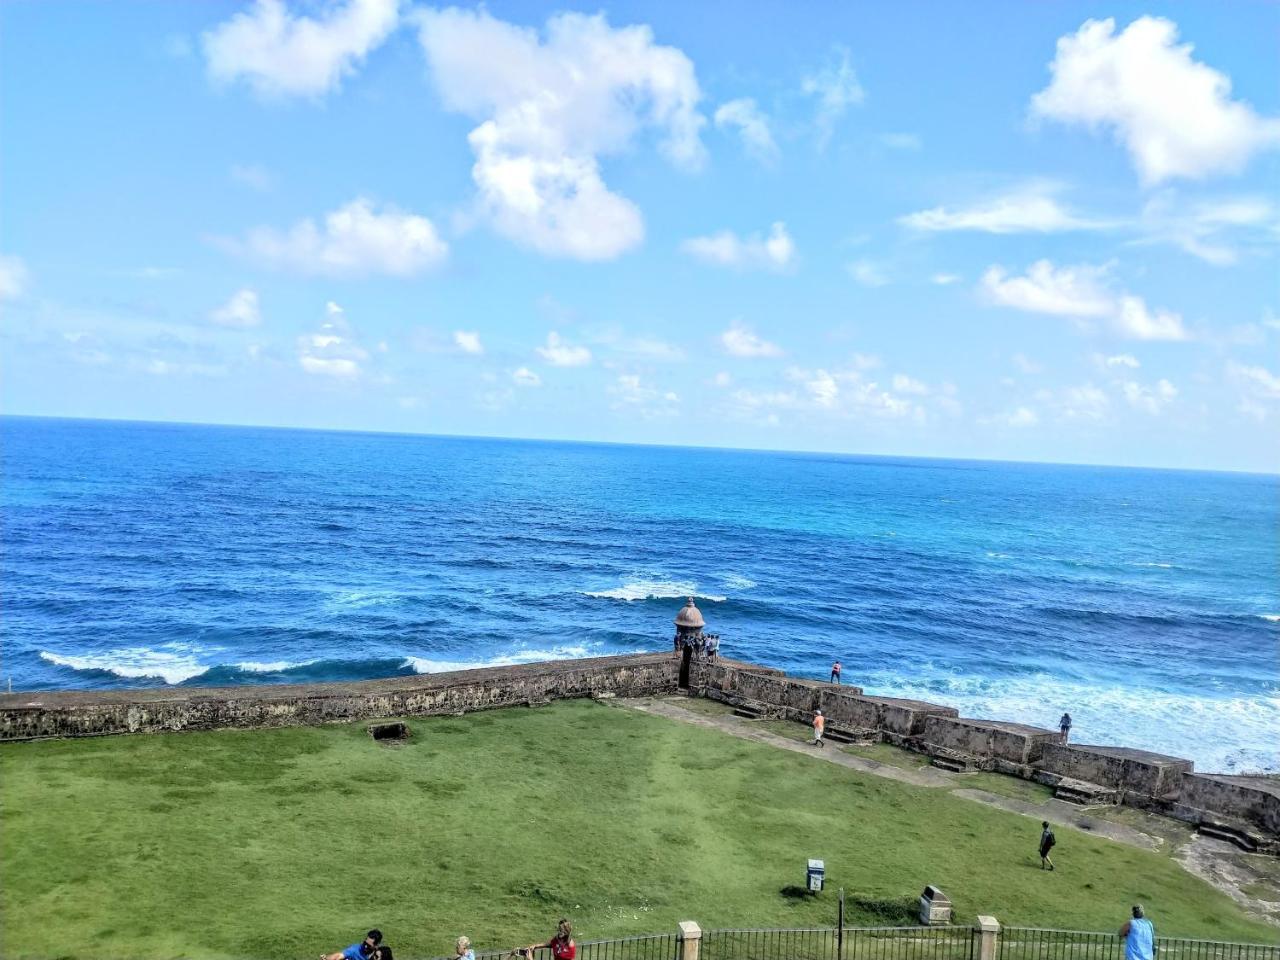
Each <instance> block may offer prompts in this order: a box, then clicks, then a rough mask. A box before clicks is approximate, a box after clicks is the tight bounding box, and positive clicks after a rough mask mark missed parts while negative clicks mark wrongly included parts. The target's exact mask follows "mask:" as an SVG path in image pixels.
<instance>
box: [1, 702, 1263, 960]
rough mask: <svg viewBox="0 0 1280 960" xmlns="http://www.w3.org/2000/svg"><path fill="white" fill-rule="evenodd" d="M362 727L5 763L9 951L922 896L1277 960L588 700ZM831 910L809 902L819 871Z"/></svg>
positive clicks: (81, 954) (300, 943)
mask: <svg viewBox="0 0 1280 960" xmlns="http://www.w3.org/2000/svg"><path fill="white" fill-rule="evenodd" d="M411 727H412V729H413V734H414V736H413V738H412V740H410V741H409V742H408V743H407V744H406V745H404V746H400V747H387V746H381V745H377V744H374V743H373V742H372V741H371V740H370V738H369V737H368V735H367V734H366V732H365V730H364V727H363V726H362V725H352V726H335V727H323V728H295V729H284V730H270V731H220V732H214V733H188V734H174V735H166V736H136V737H116V738H104V739H94V740H75V741H48V742H40V743H30V744H7V745H4V747H3V748H2V749H0V784H2V786H0V801H2V807H0V816H2V818H3V821H2V826H3V831H2V835H0V851H2V853H3V871H4V872H3V890H2V892H0V905H2V907H3V916H2V917H0V928H2V929H3V937H4V942H3V944H0V953H2V955H3V956H4V957H7V958H21V957H76V958H100V957H129V958H152V957H174V956H189V957H216V958H228V957H250V956H255V957H256V956H271V957H280V956H315V955H317V954H318V953H319V952H320V951H321V950H322V949H332V948H334V947H336V946H341V945H345V944H347V943H350V942H351V941H352V940H353V939H355V938H356V935H357V934H358V933H359V932H361V931H363V930H364V929H366V928H367V927H369V926H370V925H378V926H380V927H381V928H382V929H383V931H385V932H386V934H387V941H388V943H390V944H392V945H393V946H395V947H396V948H397V951H396V952H397V956H404V957H410V958H411V957H414V956H432V955H440V954H444V953H446V952H447V951H448V948H449V944H450V941H451V940H452V938H453V937H454V936H456V935H457V934H459V933H466V934H468V935H470V936H471V937H472V938H473V940H475V941H476V943H477V945H478V946H479V947H480V948H483V949H490V948H501V947H509V946H511V945H513V944H515V943H517V942H529V941H530V940H533V939H534V938H541V937H545V936H547V935H549V933H550V931H551V930H552V929H553V927H554V921H555V919H556V917H558V916H560V915H566V916H569V917H572V918H573V920H574V922H575V926H576V929H577V931H578V934H579V936H580V938H581V939H595V938H599V937H606V936H614V935H624V934H630V933H645V932H666V931H670V930H672V929H674V927H675V924H676V922H677V921H678V920H682V919H693V920H697V921H699V922H700V923H702V924H703V926H704V927H716V926H753V927H754V926H801V925H829V924H831V923H832V922H833V920H834V916H835V901H836V888H837V887H844V888H845V889H846V891H847V895H848V898H849V904H850V907H851V915H852V918H853V920H854V921H855V922H866V923H909V922H911V920H912V911H913V905H914V900H915V897H916V896H917V895H918V894H919V892H920V889H921V888H922V887H923V886H924V885H925V883H930V882H931V883H936V884H938V885H940V886H941V887H942V888H943V889H944V890H945V891H947V893H948V894H949V895H950V896H951V897H952V899H953V900H954V902H955V906H956V911H957V917H958V920H959V921H960V922H970V921H971V918H972V917H973V916H974V915H976V914H978V913H990V914H994V915H995V916H997V917H998V918H1000V919H1001V920H1002V921H1004V922H1006V923H1022V924H1028V925H1036V926H1046V927H1061V928H1076V929H1100V930H1112V929H1114V928H1115V927H1116V926H1117V925H1118V924H1119V923H1120V922H1121V921H1122V920H1123V919H1124V917H1125V916H1126V914H1127V909H1128V905H1129V904H1130V903H1131V902H1133V901H1136V900H1140V901H1143V902H1144V903H1146V904H1147V907H1148V910H1149V912H1150V914H1151V915H1152V916H1154V917H1155V918H1156V920H1157V923H1158V924H1159V927H1160V930H1161V933H1162V934H1164V935H1168V936H1175V935H1187V936H1199V937H1211V938H1220V939H1245V940H1267V941H1271V940H1274V938H1275V929H1274V928H1273V927H1268V926H1264V925H1263V924H1261V923H1259V922H1256V921H1253V920H1250V919H1249V918H1248V917H1246V916H1245V915H1244V914H1243V913H1242V912H1241V910H1240V909H1239V908H1238V907H1236V906H1235V905H1234V904H1233V903H1232V902H1231V901H1230V900H1229V899H1228V898H1226V897H1225V896H1223V895H1221V894H1219V893H1217V892H1215V891H1214V890H1212V889H1211V888H1210V887H1208V886H1206V885H1204V884H1203V883H1201V882H1199V881H1198V880H1195V879H1194V878H1192V877H1191V876H1189V875H1188V874H1186V873H1185V872H1183V871H1182V870H1181V869H1180V868H1179V867H1177V865H1176V864H1174V863H1173V862H1172V861H1171V860H1170V859H1169V858H1167V857H1165V856H1161V855H1158V854H1153V853H1147V852H1144V851H1140V850H1137V849H1133V848H1130V847H1126V846H1122V845H1120V844H1116V843H1111V842H1108V841H1105V840H1102V839H1099V838H1096V837H1092V836H1088V835H1087V834H1083V833H1079V832H1076V831H1073V830H1069V829H1066V828H1063V829H1061V830H1059V831H1058V839H1059V844H1058V847H1057V849H1056V850H1055V851H1054V859H1055V860H1056V861H1057V862H1058V865H1059V866H1058V870H1057V872H1055V873H1047V872H1042V871H1041V870H1040V869H1039V868H1038V859H1037V858H1036V856H1035V846H1036V840H1037V836H1038V833H1039V825H1038V824H1037V823H1035V822H1033V821H1031V820H1029V819H1027V818H1024V817H1018V816H1014V815H1012V814H1007V813H1004V812H1002V811H999V810H996V809H991V808H987V807H984V806H982V805H979V804H975V803H970V802H966V801H963V800H961V799H958V798H956V797H952V796H950V795H949V794H948V793H947V792H946V791H940V790H928V789H920V788H914V787H910V786H905V785H903V784H899V783H894V782H891V781H888V780H883V779H879V778H876V777H872V776H865V775H861V774H858V773H856V772H854V771H850V770H846V769H843V768H840V767H838V766H836V765H834V764H829V763H824V762H821V761H819V760H816V759H812V758H810V757H807V756H804V755H800V754H795V753H791V752H787V751H781V750H777V749H774V748H771V747H768V746H766V745H762V744H756V743H751V742H747V741H743V740H739V739H736V738H734V737H731V736H728V735H726V734H722V733H719V732H717V731H713V730H706V729H701V728H697V727H692V726H689V725H685V724H680V723H677V722H674V721H669V720H665V719H662V718H659V717H653V716H648V715H643V714H639V713H635V712H632V711H628V710H625V709H622V708H619V707H616V706H608V705H603V704H597V703H592V702H587V701H574V702H562V703H556V704H554V705H551V706H547V707H541V708H536V709H517V710H505V711H494V712H489V713H482V714H475V715H471V716H467V717H463V718H452V717H450V718H430V719H421V720H413V721H411ZM808 857H822V858H824V859H825V860H826V865H827V880H828V888H827V891H826V892H825V893H824V894H823V895H822V896H820V897H816V898H812V897H807V896H805V897H797V896H795V895H794V892H795V891H794V889H790V888H794V886H796V885H798V884H801V883H802V882H803V873H804V865H805V860H806V858H808Z"/></svg>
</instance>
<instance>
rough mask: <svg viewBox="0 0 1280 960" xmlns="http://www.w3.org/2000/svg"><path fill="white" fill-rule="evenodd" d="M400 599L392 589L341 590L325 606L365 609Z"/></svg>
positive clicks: (385, 604) (343, 608)
mask: <svg viewBox="0 0 1280 960" xmlns="http://www.w3.org/2000/svg"><path fill="white" fill-rule="evenodd" d="M399 599H400V594H398V593H396V592H394V591H392V590H339V591H337V592H336V593H334V594H332V595H331V596H330V597H329V599H328V600H326V601H325V606H326V607H329V608H331V609H332V608H336V609H339V610H363V609H364V608H365V607H384V606H387V605H388V604H392V603H395V602H396V601H397V600H399Z"/></svg>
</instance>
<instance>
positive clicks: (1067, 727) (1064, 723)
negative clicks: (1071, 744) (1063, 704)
mask: <svg viewBox="0 0 1280 960" xmlns="http://www.w3.org/2000/svg"><path fill="white" fill-rule="evenodd" d="M1058 729H1059V730H1060V731H1062V742H1063V743H1066V742H1067V738H1068V737H1069V736H1071V714H1069V713H1064V714H1063V715H1062V719H1061V720H1059V721H1058Z"/></svg>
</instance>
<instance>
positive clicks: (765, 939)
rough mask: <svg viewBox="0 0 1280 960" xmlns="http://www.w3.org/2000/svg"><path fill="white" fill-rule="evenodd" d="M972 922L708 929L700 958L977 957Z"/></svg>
mask: <svg viewBox="0 0 1280 960" xmlns="http://www.w3.org/2000/svg"><path fill="white" fill-rule="evenodd" d="M974 939H975V934H974V931H973V929H972V928H971V927H844V928H843V929H841V928H838V927H811V928H807V929H796V930H707V931H706V932H704V933H703V935H702V945H701V949H700V951H699V960H974V955H975V954H974Z"/></svg>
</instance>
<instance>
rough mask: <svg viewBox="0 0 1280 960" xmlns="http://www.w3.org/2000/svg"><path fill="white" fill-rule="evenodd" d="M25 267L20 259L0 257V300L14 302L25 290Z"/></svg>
mask: <svg viewBox="0 0 1280 960" xmlns="http://www.w3.org/2000/svg"><path fill="white" fill-rule="evenodd" d="M27 276H28V273H27V265H26V263H25V262H24V261H23V259H22V258H21V257H10V256H3V255H0V300H16V299H18V297H20V296H22V294H23V293H24V292H25V291H26V289H27Z"/></svg>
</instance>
